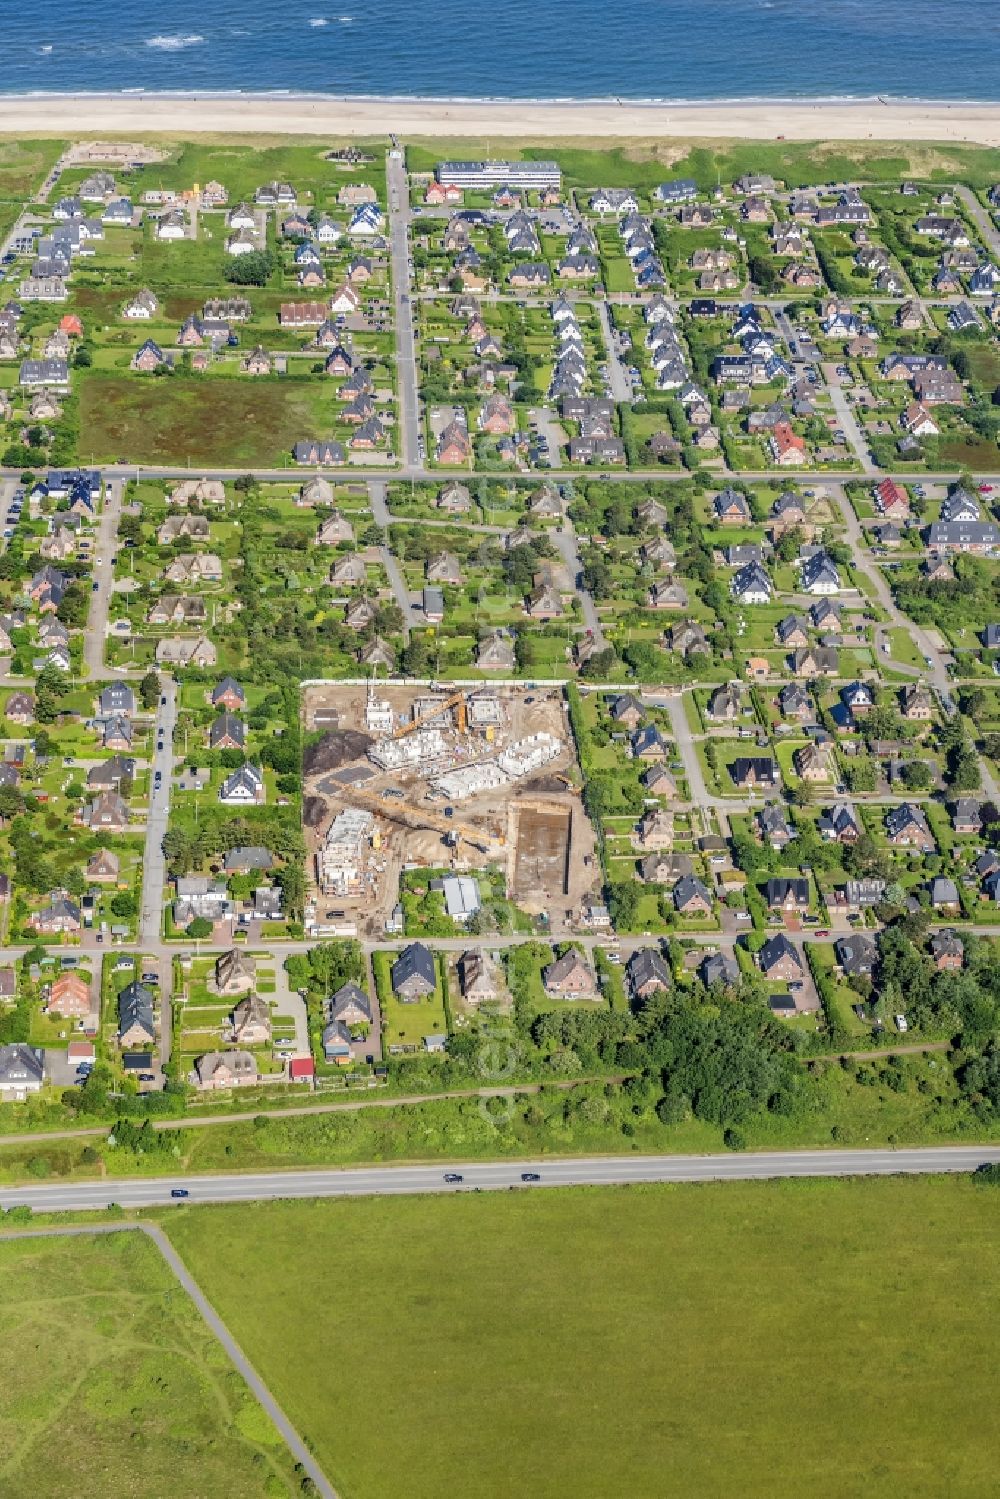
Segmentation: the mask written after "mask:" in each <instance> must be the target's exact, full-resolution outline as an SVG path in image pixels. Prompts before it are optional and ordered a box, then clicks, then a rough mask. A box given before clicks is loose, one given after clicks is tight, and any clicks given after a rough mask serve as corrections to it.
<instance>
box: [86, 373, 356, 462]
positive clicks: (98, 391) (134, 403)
mask: <svg viewBox="0 0 1000 1499" xmlns="http://www.w3.org/2000/svg"><path fill="white" fill-rule="evenodd" d="M79 397H80V427H81V433H82V435H81V438H80V453H79V456H80V458H81V460H86V461H88V462H89V461H90V460H93V461H94V462H95V463H109V462H111V463H113V462H115V461H116V460H117V459H118V458H119V456H121V455H124V454H127V455H128V458H129V461H130V462H132V463H148V464H156V463H164V464H185V463H191V464H194V465H195V466H198V465H202V464H215V465H226V466H227V467H239V466H241V465H246V466H248V467H249V466H254V465H256V466H261V467H273V466H274V465H275V464H276V463H279V464H280V463H281V461H282V460H283V459H284V458H286V457H287V458H288V460H289V461H290V458H291V450H292V444H293V443H295V442H297V441H298V440H299V439H300V438H302V437H311V436H322V435H324V434H325V433H329V432H330V431H331V430H332V426H333V409H332V404H333V403H332V398H331V393H330V391H329V389H328V388H327V387H325V386H324V385H323V383H322V382H321V381H319V380H310V379H309V378H305V379H297V378H296V377H294V376H287V377H280V376H273V377H269V378H266V379H257V380H254V379H249V378H240V377H237V376H234V377H233V378H231V379H216V380H206V379H203V378H199V377H198V376H190V377H188V376H183V375H175V376H166V377H164V378H162V379H155V378H153V379H136V378H135V376H133V375H128V374H123V375H116V374H111V373H107V372H105V371H100V370H94V369H91V370H86V371H84V372H82V373H81V376H80V382H79Z"/></svg>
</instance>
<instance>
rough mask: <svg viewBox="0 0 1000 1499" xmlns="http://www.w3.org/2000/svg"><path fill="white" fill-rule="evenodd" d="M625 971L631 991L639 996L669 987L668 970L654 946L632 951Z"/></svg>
mask: <svg viewBox="0 0 1000 1499" xmlns="http://www.w3.org/2000/svg"><path fill="white" fill-rule="evenodd" d="M627 972H628V978H629V983H630V984H631V985H632V992H633V994H636V995H638V996H639V997H640V998H642V997H644V996H645V995H647V994H653V993H655V992H656V991H657V990H659V989H669V988H670V970H669V968H668V967H667V965H666V963H665V962H664V959H663V957H662V955H661V954H660V953H659V952H657V950H656V948H655V947H640V948H639V949H638V950H637V951H636V952H634V953H633V954H632V956H631V957H630V958H629V960H628V968H627Z"/></svg>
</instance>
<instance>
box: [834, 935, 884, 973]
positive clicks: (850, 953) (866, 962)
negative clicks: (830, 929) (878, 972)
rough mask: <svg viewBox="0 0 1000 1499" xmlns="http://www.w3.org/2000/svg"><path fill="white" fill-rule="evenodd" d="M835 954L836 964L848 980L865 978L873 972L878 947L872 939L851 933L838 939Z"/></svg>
mask: <svg viewBox="0 0 1000 1499" xmlns="http://www.w3.org/2000/svg"><path fill="white" fill-rule="evenodd" d="M834 950H835V952H836V954H837V962H838V963H839V964H840V967H841V969H842V971H843V972H844V974H846V976H847V977H848V978H858V977H867V976H868V975H869V974H870V973H872V972H873V971H874V968H875V964H876V962H877V961H878V947H877V946H876V944H875V939H874V937H868V936H865V935H864V933H861V932H852V933H851V935H850V936H849V937H838V939H837V942H836V945H835V949H834Z"/></svg>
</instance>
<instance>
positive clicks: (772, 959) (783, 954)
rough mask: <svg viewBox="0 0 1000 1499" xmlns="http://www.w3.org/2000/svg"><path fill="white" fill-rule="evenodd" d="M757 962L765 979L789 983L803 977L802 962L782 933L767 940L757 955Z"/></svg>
mask: <svg viewBox="0 0 1000 1499" xmlns="http://www.w3.org/2000/svg"><path fill="white" fill-rule="evenodd" d="M758 962H759V963H760V968H761V972H762V973H763V975H764V977H765V978H767V979H771V980H775V979H778V980H784V981H786V982H789V981H794V980H798V979H801V978H802V977H803V967H802V961H801V959H800V958H799V955H798V952H797V951H796V949H795V947H793V945H792V943H791V942H789V940H788V938H787V937H786V936H785V935H784V933H783V932H779V933H778V934H777V935H776V936H774V937H770V938H768V940H767V941H766V942H765V943H764V946H763V947H762V948H761V950H760V953H759V954H758Z"/></svg>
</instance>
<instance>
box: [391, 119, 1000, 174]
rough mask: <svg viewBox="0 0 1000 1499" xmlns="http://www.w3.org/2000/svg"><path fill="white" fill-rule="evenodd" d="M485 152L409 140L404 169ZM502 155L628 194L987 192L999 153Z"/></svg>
mask: <svg viewBox="0 0 1000 1499" xmlns="http://www.w3.org/2000/svg"><path fill="white" fill-rule="evenodd" d="M679 119H680V117H679ZM493 144H494V145H495V142H494V143H493ZM488 146H489V143H488V142H487V141H486V140H485V139H472V138H469V139H464V138H463V139H461V140H448V141H443V140H440V139H437V140H434V139H424V138H419V137H417V138H413V137H411V138H408V142H407V165H408V167H409V168H410V170H411V171H418V172H421V171H423V172H428V171H431V170H433V168H434V165H435V164H436V162H438V161H440V160H441V157H442V154H447V155H448V156H449V157H465V156H469V157H482V156H487V155H489V154H490V153H489V150H488ZM445 147H446V148H447V151H446V152H445ZM503 149H504V155H505V156H506V157H509V158H511V159H519V158H524V159H526V160H532V159H535V160H537V159H539V158H543V159H552V158H554V159H555V160H557V161H558V162H559V164H560V166H561V167H562V170H563V174H564V177H565V181H566V185H567V186H568V187H572V188H596V187H631V188H633V189H635V190H636V191H639V192H645V193H649V192H651V191H652V190H653V189H654V188H655V187H656V186H657V185H658V184H659V183H660V182H662V181H663V180H664V178H665V177H693V178H694V179H695V181H696V182H697V183H698V186H699V187H700V188H701V189H702V190H703V191H706V192H707V191H710V190H711V189H712V188H714V187H715V186H716V185H717V184H718V183H719V182H721V183H723V184H724V185H726V184H729V183H732V182H733V181H735V179H736V178H737V177H739V176H741V175H742V174H743V173H744V172H765V173H769V174H770V175H771V176H773V177H775V178H777V179H778V180H779V181H781V182H784V183H785V184H786V186H788V187H808V186H814V185H818V184H820V183H824V182H842V181H858V180H860V181H865V182H872V183H882V182H889V183H898V182H899V181H900V179H901V178H904V177H909V178H916V179H917V180H926V181H932V182H944V181H948V182H954V181H961V182H967V183H968V184H969V185H970V186H971V187H985V186H989V185H991V184H992V183H993V182H995V181H996V179H997V177H998V176H1000V150H997V149H996V148H994V147H988V146H966V145H959V144H955V143H952V142H924V141H879V140H872V141H823V140H818V141H776V140H746V139H738V138H733V139H727V138H719V139H696V138H691V137H685V136H684V135H683V134H682V133H678V135H677V136H676V137H668V138H666V139H655V140H653V139H643V138H642V137H641V136H637V137H636V138H635V139H629V138H626V139H625V140H622V141H619V142H616V143H615V145H614V146H613V147H609V146H608V144H607V141H606V140H602V139H601V138H600V137H596V138H594V139H593V140H565V141H564V140H552V141H546V142H544V143H543V144H539V141H538V138H537V137H536V138H534V139H533V140H527V139H524V140H517V139H515V140H512V141H508V140H505V141H504V144H503ZM494 154H495V152H494Z"/></svg>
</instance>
